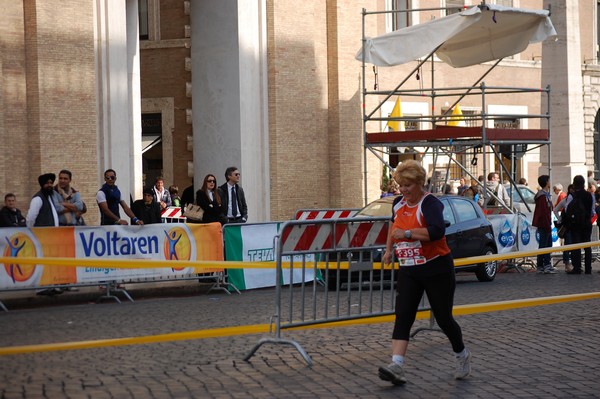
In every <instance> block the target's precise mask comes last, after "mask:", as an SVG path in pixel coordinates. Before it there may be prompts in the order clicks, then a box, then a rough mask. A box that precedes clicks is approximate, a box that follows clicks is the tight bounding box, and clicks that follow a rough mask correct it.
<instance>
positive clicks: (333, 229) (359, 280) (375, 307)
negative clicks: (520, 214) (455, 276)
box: [244, 218, 600, 365]
mask: <svg viewBox="0 0 600 399" xmlns="http://www.w3.org/2000/svg"><path fill="white" fill-rule="evenodd" d="M388 227H389V219H387V218H351V219H333V220H313V221H289V222H286V223H285V224H284V225H283V226H282V227H281V229H280V231H279V235H277V236H276V237H275V240H274V241H275V253H276V283H277V285H276V290H275V314H274V315H273V316H272V317H271V320H270V323H271V329H270V333H273V331H272V327H273V325H274V326H275V333H274V335H273V336H270V337H265V338H262V339H260V340H259V342H258V343H257V344H256V345H255V346H254V347H253V348H252V349H251V351H250V352H249V353H248V355H247V356H246V357H245V358H244V360H249V359H250V358H251V357H252V356H253V355H254V354H255V353H256V351H257V350H258V349H259V348H260V347H261V346H262V345H264V344H267V343H272V344H284V345H291V346H293V347H295V348H296V349H297V350H298V352H299V353H300V354H301V356H302V357H303V358H304V360H305V361H306V362H307V363H308V364H309V365H312V360H311V358H310V356H309V355H308V354H307V353H306V351H305V350H304V349H303V348H302V346H301V345H300V344H299V343H298V342H296V341H294V340H290V339H284V338H282V337H281V332H282V330H285V329H291V328H298V327H302V326H309V325H316V324H325V323H333V322H340V321H345V320H354V319H364V318H368V317H378V316H387V315H392V314H393V313H394V305H395V287H394V282H395V280H396V278H395V270H396V269H397V265H396V262H395V260H394V261H393V262H392V264H391V265H388V266H384V265H382V263H381V262H380V260H381V256H382V254H383V251H384V250H385V241H386V238H387V232H388ZM598 245H600V242H598V241H595V242H594V241H592V242H587V243H581V244H571V245H567V246H564V247H553V248H544V249H537V250H535V251H519V252H511V253H503V254H496V255H486V256H476V257H471V258H463V259H456V260H455V266H460V265H468V264H475V263H481V262H486V261H490V260H504V259H514V258H517V257H532V256H536V255H537V254H539V253H552V252H558V251H562V250H573V249H580V248H584V247H595V246H598ZM297 272H299V273H297ZM307 272H309V273H314V274H315V275H316V276H317V278H316V279H314V280H313V281H311V282H304V277H305V275H306V273H307ZM294 276H301V277H300V278H299V279H296V280H295V279H294ZM383 277H384V278H383ZM286 279H287V281H285V280H286ZM284 284H285V285H284ZM288 284H289V285H288ZM423 297H424V298H425V295H424V296H423ZM424 298H423V299H422V300H421V304H420V306H419V311H423V310H429V307H428V304H427V302H426V301H425V299H424ZM428 329H435V330H437V328H435V320H434V316H433V315H430V324H429V327H428V328H420V329H417V330H416V331H414V332H413V333H412V335H413V336H414V334H416V333H417V332H419V331H421V330H428Z"/></svg>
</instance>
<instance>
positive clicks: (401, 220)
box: [392, 194, 450, 266]
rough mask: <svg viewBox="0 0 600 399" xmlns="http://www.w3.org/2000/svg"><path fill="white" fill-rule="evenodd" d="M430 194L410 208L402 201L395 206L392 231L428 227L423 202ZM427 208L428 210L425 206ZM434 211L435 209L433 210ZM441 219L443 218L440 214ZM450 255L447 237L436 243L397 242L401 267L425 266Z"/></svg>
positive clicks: (407, 240)
mask: <svg viewBox="0 0 600 399" xmlns="http://www.w3.org/2000/svg"><path fill="white" fill-rule="evenodd" d="M429 196H430V194H426V195H425V196H423V198H421V201H420V202H419V203H418V204H416V205H414V206H410V205H408V203H407V202H406V201H405V200H404V199H401V200H400V201H399V202H398V203H396V204H395V206H394V224H393V225H392V229H402V230H412V229H416V228H420V227H427V224H426V223H425V218H424V216H423V211H424V209H423V208H424V206H423V202H424V201H425V199H426V198H427V197H429ZM432 201H437V202H439V200H438V199H437V198H435V197H433V196H432V197H431V198H429V199H428V201H427V202H429V203H431V202H432ZM425 208H428V207H427V206H425ZM431 210H433V209H431ZM425 211H427V209H425ZM439 217H440V218H442V223H443V216H442V213H441V212H440V214H439ZM449 253H450V248H448V245H447V244H446V237H442V238H441V239H439V240H435V241H419V240H415V239H400V240H396V256H397V258H398V264H399V265H400V266H418V265H424V264H425V263H427V262H429V261H430V260H432V259H435V258H437V257H438V256H443V255H447V254H449Z"/></svg>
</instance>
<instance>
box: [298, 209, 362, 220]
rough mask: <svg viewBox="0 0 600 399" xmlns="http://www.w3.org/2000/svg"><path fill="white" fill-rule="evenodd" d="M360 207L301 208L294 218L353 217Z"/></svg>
mask: <svg viewBox="0 0 600 399" xmlns="http://www.w3.org/2000/svg"><path fill="white" fill-rule="evenodd" d="M359 210H360V209H358V208H349V209H347V208H346V209H299V210H297V211H296V214H295V215H294V220H321V219H345V218H351V217H353V216H354V215H356V213H357V212H358V211H359Z"/></svg>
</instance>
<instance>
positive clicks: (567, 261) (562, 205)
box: [554, 183, 573, 272]
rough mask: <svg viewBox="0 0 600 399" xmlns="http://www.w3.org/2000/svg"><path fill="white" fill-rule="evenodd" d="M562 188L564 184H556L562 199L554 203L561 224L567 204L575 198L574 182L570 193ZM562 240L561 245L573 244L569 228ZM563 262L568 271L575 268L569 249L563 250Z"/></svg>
mask: <svg viewBox="0 0 600 399" xmlns="http://www.w3.org/2000/svg"><path fill="white" fill-rule="evenodd" d="M562 189H563V186H562V184H560V183H558V184H557V185H555V186H554V193H555V194H556V195H557V197H558V198H560V201H558V200H557V202H556V205H554V215H555V216H556V219H557V220H558V223H559V224H562V222H563V220H562V216H563V215H564V213H565V212H564V210H565V209H566V208H567V205H568V204H569V202H570V201H571V199H572V198H573V197H572V194H573V185H572V184H569V187H567V192H568V194H567V193H565V192H563V191H562ZM561 240H562V242H561V245H569V244H571V232H570V231H569V230H567V231H566V232H565V236H564V237H563V238H562V239H561ZM563 263H564V265H565V271H566V272H570V271H571V270H573V266H572V265H571V257H570V252H569V251H563Z"/></svg>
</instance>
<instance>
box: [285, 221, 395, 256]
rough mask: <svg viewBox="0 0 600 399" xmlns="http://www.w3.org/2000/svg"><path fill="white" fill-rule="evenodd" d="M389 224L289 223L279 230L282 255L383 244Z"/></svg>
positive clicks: (383, 222) (384, 222)
mask: <svg viewBox="0 0 600 399" xmlns="http://www.w3.org/2000/svg"><path fill="white" fill-rule="evenodd" d="M388 224H389V221H388V220H376V221H372V222H355V221H352V220H347V221H346V220H341V221H336V222H333V221H327V220H322V221H316V222H315V224H295V223H294V222H288V223H286V224H285V225H284V226H283V227H282V229H283V230H282V232H281V245H282V249H283V251H284V252H287V251H319V250H322V249H333V248H335V247H344V248H355V247H367V246H372V245H385V243H386V239H387V234H388ZM334 240H335V241H334Z"/></svg>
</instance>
